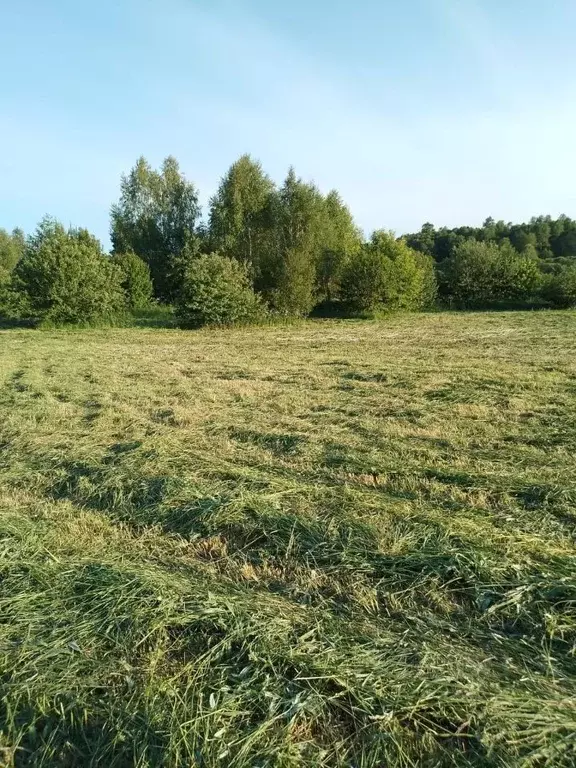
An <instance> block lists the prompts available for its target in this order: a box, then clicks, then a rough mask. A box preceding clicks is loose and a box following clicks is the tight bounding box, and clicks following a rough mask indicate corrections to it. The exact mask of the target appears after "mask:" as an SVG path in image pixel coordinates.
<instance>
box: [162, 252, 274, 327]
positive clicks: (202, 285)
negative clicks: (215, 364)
mask: <svg viewBox="0 0 576 768" xmlns="http://www.w3.org/2000/svg"><path fill="white" fill-rule="evenodd" d="M175 311H176V317H177V319H178V322H179V324H180V325H181V326H182V327H183V328H199V327H200V326H203V325H236V324H248V323H252V322H258V321H259V320H262V319H264V316H265V309H264V306H263V304H262V302H261V301H260V299H259V297H258V296H257V295H256V294H255V293H254V291H253V290H252V287H251V285H250V280H249V277H248V272H247V269H246V266H245V265H243V264H242V263H241V262H239V261H237V260H235V259H230V258H227V257H226V256H220V255H219V254H217V253H213V254H208V255H202V256H199V257H198V258H195V259H193V260H191V261H190V263H189V264H188V266H187V268H186V272H185V275H184V280H183V284H182V288H181V291H180V293H179V296H178V300H177V303H176V310H175Z"/></svg>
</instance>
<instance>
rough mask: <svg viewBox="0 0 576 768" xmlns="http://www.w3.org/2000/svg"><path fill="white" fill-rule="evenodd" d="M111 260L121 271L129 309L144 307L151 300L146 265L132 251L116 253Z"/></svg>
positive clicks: (149, 278) (150, 281) (151, 288)
mask: <svg viewBox="0 0 576 768" xmlns="http://www.w3.org/2000/svg"><path fill="white" fill-rule="evenodd" d="M112 262H113V264H115V265H116V266H117V267H118V268H119V269H120V272H121V281H122V282H121V284H122V288H123V290H124V293H125V294H126V302H127V304H128V307H129V309H131V310H138V309H146V307H149V306H150V303H151V301H152V291H153V285H152V278H151V277H150V269H149V267H148V265H147V264H146V263H145V262H144V261H142V259H141V258H140V257H139V256H136V254H135V253H134V252H133V251H127V252H126V253H117V254H115V255H114V256H113V257H112Z"/></svg>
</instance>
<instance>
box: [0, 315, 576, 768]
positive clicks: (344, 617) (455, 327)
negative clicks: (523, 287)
mask: <svg viewBox="0 0 576 768" xmlns="http://www.w3.org/2000/svg"><path fill="white" fill-rule="evenodd" d="M574 322H575V317H574V315H573V314H572V313H569V312H557V313H539V314H531V313H499V314H490V313H482V314H475V315H472V314H460V315H451V314H440V313H439V314H434V315H427V316H425V315H422V316H405V315H404V316H393V317H391V318H389V319H388V320H387V322H386V323H380V322H372V323H359V322H340V323H338V322H318V323H312V322H309V323H302V324H300V325H298V326H276V327H271V328H266V329H262V328H246V329H236V330H232V331H226V332H221V331H218V330H210V331H199V332H198V333H197V334H187V333H185V332H181V331H178V330H176V329H169V328H161V327H159V328H157V329H150V328H149V329H147V330H143V329H137V328H123V329H115V330H113V331H77V330H75V331H73V332H65V331H61V330H60V331H45V332H43V333H42V334H38V333H34V332H32V331H27V330H10V331H3V332H1V337H2V338H1V344H0V411H1V415H2V418H1V419H0V445H1V446H2V450H1V453H0V552H1V555H0V616H1V620H0V680H1V698H0V763H1V762H4V763H5V764H6V765H8V766H10V765H13V766H18V767H20V766H50V767H51V766H54V767H55V766H62V765H69V766H77V765H106V766H112V767H113V768H120V767H122V768H124V767H125V766H140V767H142V768H144V766H146V768H148V767H152V766H154V767H156V766H202V767H203V768H204V767H205V766H209V767H210V768H211V767H212V766H221V765H230V766H235V767H238V768H243V767H244V766H246V767H248V766H250V767H252V766H287V767H288V768H289V767H290V766H300V765H310V766H318V767H320V766H322V767H323V768H324V767H325V768H328V767H330V768H331V767H332V766H342V767H343V768H344V766H346V767H348V766H372V767H373V768H379V767H380V766H394V767H396V766H397V767H400V766H401V767H402V768H405V767H407V766H409V767H410V768H411V767H412V766H414V767H418V768H419V767H420V766H430V768H432V766H434V767H436V766H445V765H446V766H463V767H464V766H498V767H500V766H502V767H503V766H538V767H540V766H549V767H550V768H552V767H554V768H556V766H561V767H563V766H565V767H566V768H568V766H572V765H573V764H574V761H575V758H576V753H575V742H574V733H575V732H576V707H575V705H574V699H575V696H576V684H575V680H576V657H575V653H576V650H575V649H576V609H575V606H576V592H575V590H574V584H575V583H576V556H575V555H576V552H575V548H574V524H575V522H576V516H575V514H574V509H575V508H576V475H575V473H574V466H573V452H574V449H575V447H576V432H575V430H574V429H573V428H572V427H571V424H572V423H573V416H574V411H575V409H576V389H575V387H574V381H575V380H576V367H575V365H574V359H575V356H574V343H573V336H574Z"/></svg>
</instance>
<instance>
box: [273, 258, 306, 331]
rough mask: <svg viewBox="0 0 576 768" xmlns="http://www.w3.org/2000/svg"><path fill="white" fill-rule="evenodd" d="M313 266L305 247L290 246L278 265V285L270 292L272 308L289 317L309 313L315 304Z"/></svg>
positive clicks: (303, 315) (302, 315)
mask: <svg viewBox="0 0 576 768" xmlns="http://www.w3.org/2000/svg"><path fill="white" fill-rule="evenodd" d="M315 274H316V273H315V268H314V262H313V260H312V257H311V256H310V254H309V253H308V251H307V250H306V249H303V248H290V249H288V250H287V251H286V253H285V254H284V257H283V259H282V262H281V265H280V274H279V278H278V285H277V288H276V289H275V290H273V291H272V292H271V294H270V303H271V305H272V307H273V309H274V310H275V311H276V312H278V313H279V314H281V315H286V316H289V317H305V316H306V315H309V314H310V312H311V311H312V308H313V307H314V304H315V297H314V279H315Z"/></svg>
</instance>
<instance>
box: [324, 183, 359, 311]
mask: <svg viewBox="0 0 576 768" xmlns="http://www.w3.org/2000/svg"><path fill="white" fill-rule="evenodd" d="M362 241H363V238H362V233H361V231H360V229H359V228H358V227H357V226H356V224H355V222H354V219H353V218H352V214H351V213H350V210H349V209H348V207H347V206H346V205H345V204H344V202H343V200H342V198H341V197H340V195H339V193H338V192H337V191H336V190H332V191H331V192H329V193H328V195H327V196H326V199H325V201H324V224H323V231H322V242H321V252H320V257H319V261H318V265H317V277H318V295H319V298H321V299H323V300H324V299H325V300H327V301H332V300H333V299H335V298H336V297H337V295H338V293H339V288H340V279H341V276H342V271H343V269H344V265H345V264H346V261H347V260H348V259H349V258H350V257H351V256H353V255H354V254H355V253H358V251H359V250H360V248H361V247H362Z"/></svg>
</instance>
